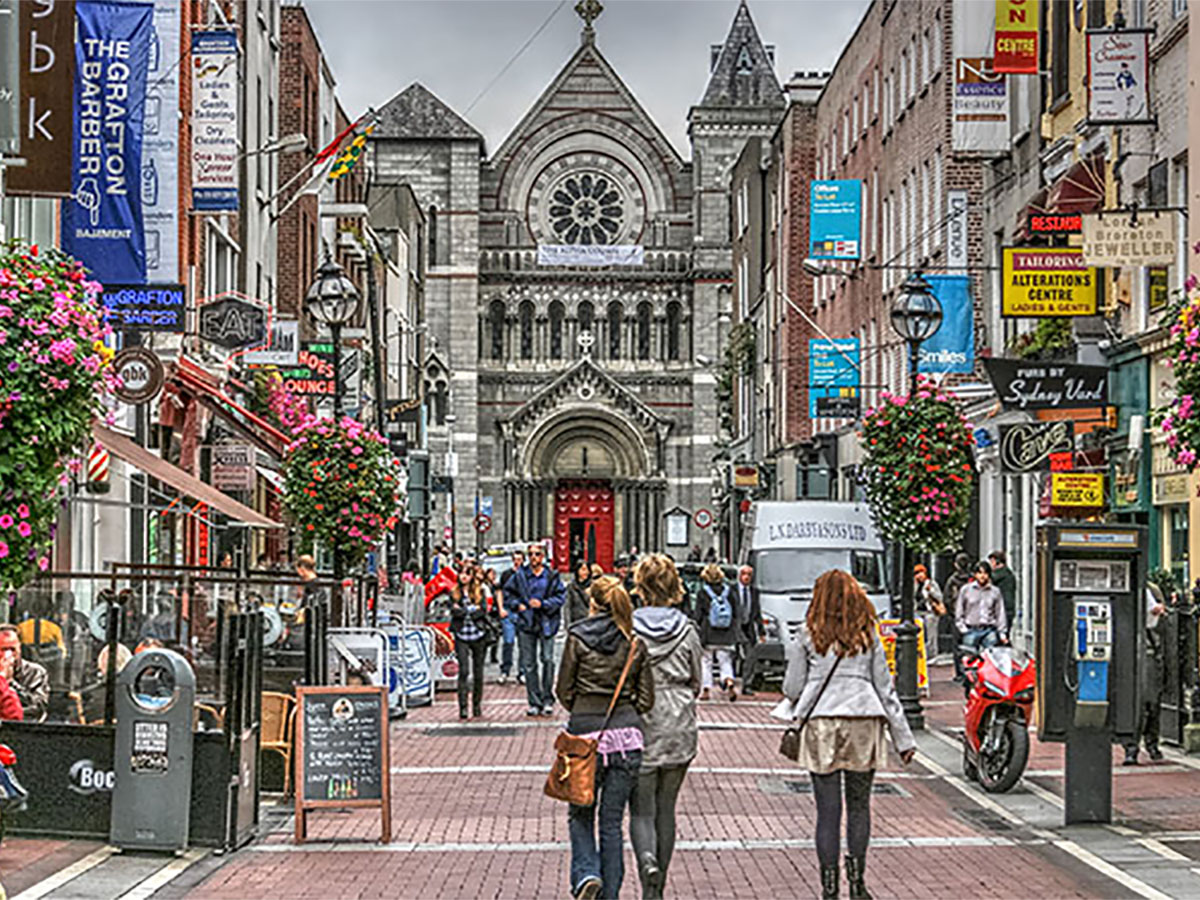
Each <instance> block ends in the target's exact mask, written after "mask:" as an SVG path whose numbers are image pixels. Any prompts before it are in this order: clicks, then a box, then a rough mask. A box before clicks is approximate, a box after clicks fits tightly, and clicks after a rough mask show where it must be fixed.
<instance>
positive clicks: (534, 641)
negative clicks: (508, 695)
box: [504, 544, 567, 716]
mask: <svg viewBox="0 0 1200 900" xmlns="http://www.w3.org/2000/svg"><path fill="white" fill-rule="evenodd" d="M566 597H567V589H566V588H565V587H564V586H563V583H562V579H561V578H559V577H558V573H557V572H555V571H554V570H553V569H550V568H548V567H547V566H546V548H545V547H543V546H542V545H541V544H530V545H529V565H527V566H524V567H523V568H521V569H519V570H518V571H517V572H516V573H515V574H514V575H513V577H512V578H511V579H509V581H508V588H507V590H505V592H504V598H505V603H504V608H505V609H506V610H508V612H509V615H514V614H515V616H516V626H517V641H518V642H519V643H520V646H521V674H522V675H524V676H525V696H526V699H528V701H529V708H528V709H527V710H526V711H525V715H527V716H552V715H554V636H555V635H556V634H558V625H559V619H560V618H561V611H562V606H563V603H564V601H565V600H566ZM539 660H540V661H541V673H540V675H539V673H538V662H539Z"/></svg>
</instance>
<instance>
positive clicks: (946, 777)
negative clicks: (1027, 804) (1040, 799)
mask: <svg viewBox="0 0 1200 900" xmlns="http://www.w3.org/2000/svg"><path fill="white" fill-rule="evenodd" d="M917 761H918V762H919V763H920V764H921V765H923V766H924V767H925V768H927V769H928V770H929V771H930V772H932V773H933V774H935V775H938V776H940V777H941V778H942V780H943V781H945V782H946V784H948V785H950V787H952V788H954V789H955V790H956V791H958V792H959V793H961V794H965V795H966V796H967V797H969V798H970V799H972V800H974V801H975V803H976V804H977V805H979V806H982V807H983V808H984V809H986V810H988V811H989V812H993V813H995V814H996V815H998V816H999V817H1000V818H1002V819H1004V821H1006V822H1009V823H1010V824H1012V825H1019V826H1021V827H1022V828H1025V827H1028V823H1027V822H1025V820H1024V819H1021V818H1020V817H1019V816H1016V815H1014V814H1013V813H1011V812H1009V811H1008V810H1007V809H1005V808H1004V807H1003V806H1001V805H1000V804H999V803H997V802H996V801H995V800H993V799H992V798H991V797H989V796H987V795H986V794H984V793H983V792H981V791H977V790H976V789H975V788H974V787H972V786H971V785H969V784H967V782H966V781H964V780H963V779H962V778H959V777H958V776H956V775H951V774H950V772H949V770H948V769H945V768H943V767H942V766H941V765H939V764H938V763H937V762H935V761H934V760H932V759H930V758H929V757H928V756H926V755H925V754H923V753H920V751H918V755H917Z"/></svg>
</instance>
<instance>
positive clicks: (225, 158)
mask: <svg viewBox="0 0 1200 900" xmlns="http://www.w3.org/2000/svg"><path fill="white" fill-rule="evenodd" d="M192 98H193V102H192V209H195V210H197V211H200V212H220V211H223V210H236V209H237V208H238V43H237V33H236V32H234V31H194V32H192Z"/></svg>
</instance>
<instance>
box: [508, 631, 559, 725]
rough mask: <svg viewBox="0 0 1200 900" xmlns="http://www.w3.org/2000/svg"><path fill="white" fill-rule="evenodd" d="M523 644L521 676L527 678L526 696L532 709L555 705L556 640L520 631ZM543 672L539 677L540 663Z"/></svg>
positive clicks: (518, 638)
mask: <svg viewBox="0 0 1200 900" xmlns="http://www.w3.org/2000/svg"><path fill="white" fill-rule="evenodd" d="M517 640H518V641H519V642H520V644H521V674H522V675H524V676H525V696H526V698H527V699H528V700H529V706H530V708H531V709H544V708H546V707H547V706H553V705H554V638H553V637H542V635H541V634H538V633H537V632H532V631H518V632H517ZM539 660H540V661H541V666H542V672H541V677H540V678H539V677H538V661H539Z"/></svg>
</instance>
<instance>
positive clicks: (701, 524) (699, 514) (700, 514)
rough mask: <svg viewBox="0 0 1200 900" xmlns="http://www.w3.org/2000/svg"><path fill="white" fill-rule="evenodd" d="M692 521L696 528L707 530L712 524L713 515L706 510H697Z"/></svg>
mask: <svg viewBox="0 0 1200 900" xmlns="http://www.w3.org/2000/svg"><path fill="white" fill-rule="evenodd" d="M692 521H693V522H695V523H696V527H697V528H707V527H708V526H710V525H711V524H712V523H713V514H712V512H711V511H709V510H707V509H698V510H696V515H695V516H693V517H692Z"/></svg>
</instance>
